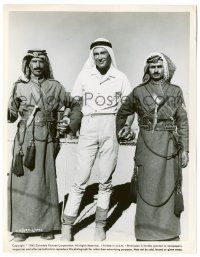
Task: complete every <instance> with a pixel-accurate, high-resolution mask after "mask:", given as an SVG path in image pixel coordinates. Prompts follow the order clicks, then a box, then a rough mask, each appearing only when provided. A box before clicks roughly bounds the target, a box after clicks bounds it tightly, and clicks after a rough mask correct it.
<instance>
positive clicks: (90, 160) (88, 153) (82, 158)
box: [64, 135, 98, 217]
mask: <svg viewBox="0 0 200 257" xmlns="http://www.w3.org/2000/svg"><path fill="white" fill-rule="evenodd" d="M97 151H98V144H97V142H96V139H95V137H91V136H84V135H83V136H80V137H79V143H78V149H77V167H76V171H75V172H76V174H75V179H74V182H73V184H72V187H71V190H70V193H69V197H68V200H67V204H66V207H65V210H64V214H65V215H66V216H70V217H76V216H77V214H78V210H79V207H80V203H81V200H82V197H83V194H84V192H85V189H86V186H87V182H88V180H89V177H90V173H91V169H92V166H93V164H94V161H95V157H96V154H97Z"/></svg>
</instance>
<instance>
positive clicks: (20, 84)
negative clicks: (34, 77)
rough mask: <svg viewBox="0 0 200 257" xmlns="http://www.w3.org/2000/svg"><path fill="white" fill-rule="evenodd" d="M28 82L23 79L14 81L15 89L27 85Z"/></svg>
mask: <svg viewBox="0 0 200 257" xmlns="http://www.w3.org/2000/svg"><path fill="white" fill-rule="evenodd" d="M28 84H29V82H26V81H22V80H20V79H19V80H17V81H16V82H14V83H13V89H14V90H17V89H20V88H24V87H27V85H28Z"/></svg>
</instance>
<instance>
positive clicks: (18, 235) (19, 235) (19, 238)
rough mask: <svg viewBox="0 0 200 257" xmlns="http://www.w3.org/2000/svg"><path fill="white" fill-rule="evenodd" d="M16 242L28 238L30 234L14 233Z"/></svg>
mask: <svg viewBox="0 0 200 257" xmlns="http://www.w3.org/2000/svg"><path fill="white" fill-rule="evenodd" d="M13 236H14V241H15V242H23V241H25V240H26V239H27V238H28V235H27V234H25V233H13Z"/></svg>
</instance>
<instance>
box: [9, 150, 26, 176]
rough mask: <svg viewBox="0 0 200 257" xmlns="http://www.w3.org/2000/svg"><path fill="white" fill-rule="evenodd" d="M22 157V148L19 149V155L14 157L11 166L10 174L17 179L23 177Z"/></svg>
mask: <svg viewBox="0 0 200 257" xmlns="http://www.w3.org/2000/svg"><path fill="white" fill-rule="evenodd" d="M23 155H24V154H23V151H22V148H20V150H19V153H18V154H16V156H15V161H14V165H13V166H12V173H14V174H15V175H16V176H17V177H21V176H24V168H23Z"/></svg>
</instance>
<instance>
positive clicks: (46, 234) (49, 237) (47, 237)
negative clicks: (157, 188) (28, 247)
mask: <svg viewBox="0 0 200 257" xmlns="http://www.w3.org/2000/svg"><path fill="white" fill-rule="evenodd" d="M40 237H41V238H42V239H45V240H53V239H55V236H54V234H53V233H52V232H44V233H42V234H41V235H40Z"/></svg>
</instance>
